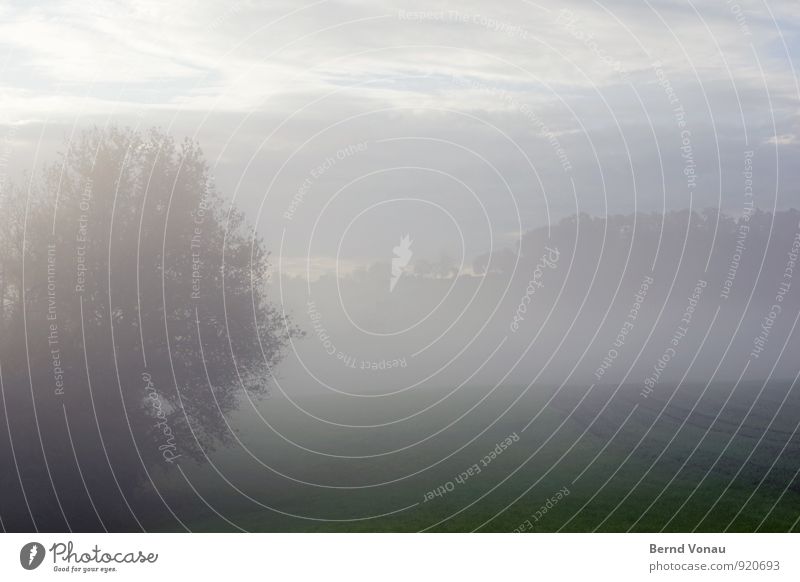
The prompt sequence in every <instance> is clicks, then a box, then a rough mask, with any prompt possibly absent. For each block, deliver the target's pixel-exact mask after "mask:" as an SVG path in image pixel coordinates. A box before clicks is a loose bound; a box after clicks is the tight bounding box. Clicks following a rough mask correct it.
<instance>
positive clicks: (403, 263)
mask: <svg viewBox="0 0 800 582" xmlns="http://www.w3.org/2000/svg"><path fill="white" fill-rule="evenodd" d="M413 242H414V241H413V240H411V237H410V235H405V236H402V237H401V238H400V244H399V245H397V246H396V247H394V248H393V249H392V251H393V252H394V257H393V258H392V278H391V279H390V280H389V293H391V292H392V291H394V288H395V286H396V285H397V282H398V281H399V280H400V277H401V276H402V275H403V273H404V272H405V270H406V267H407V266H408V263H409V262H410V261H411V256H412V255H413V254H414V253H412V252H411V244H412V243H413Z"/></svg>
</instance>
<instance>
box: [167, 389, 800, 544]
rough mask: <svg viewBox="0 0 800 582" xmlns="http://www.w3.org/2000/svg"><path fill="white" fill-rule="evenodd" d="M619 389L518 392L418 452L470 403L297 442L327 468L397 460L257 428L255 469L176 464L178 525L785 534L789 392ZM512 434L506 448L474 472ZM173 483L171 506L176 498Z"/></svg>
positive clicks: (793, 501) (794, 445) (790, 454)
mask: <svg viewBox="0 0 800 582" xmlns="http://www.w3.org/2000/svg"><path fill="white" fill-rule="evenodd" d="M616 388H617V387H616V386H597V387H594V388H593V389H591V390H589V391H588V393H587V389H588V387H584V388H581V387H572V388H570V389H568V390H567V389H564V390H561V391H560V392H559V393H558V394H556V395H555V396H554V392H555V388H552V387H550V388H547V389H537V390H536V391H528V392H527V393H526V394H525V395H524V396H523V397H522V398H520V399H519V401H518V402H517V403H516V404H515V405H514V406H513V407H511V408H510V409H509V410H508V412H506V413H505V414H504V415H501V413H502V412H503V411H504V410H505V409H507V408H508V406H509V404H510V403H512V402H514V399H515V398H517V397H518V396H519V395H520V394H521V393H522V390H523V388H521V387H513V388H504V389H503V390H502V391H501V392H498V393H497V394H494V393H493V394H492V395H491V396H492V397H491V398H487V399H486V400H484V401H483V402H482V403H481V406H480V407H478V408H476V409H475V410H473V411H472V412H470V413H469V414H467V415H465V416H464V417H463V418H462V419H461V420H459V421H458V422H456V423H454V424H453V426H451V427H450V428H449V429H447V430H445V431H443V432H442V433H440V434H438V435H436V436H435V437H431V438H428V439H427V440H426V441H425V442H423V443H421V444H419V445H416V446H409V444H413V442H415V441H414V439H415V438H416V439H417V440H419V439H420V438H424V437H426V436H429V435H430V434H431V433H432V432H434V431H435V430H437V429H439V428H441V427H443V426H445V425H447V424H448V423H449V422H452V418H454V417H457V416H459V415H460V414H461V412H459V411H463V410H469V408H470V407H471V406H472V405H474V403H475V401H476V399H479V398H480V395H481V391H480V390H471V391H468V392H465V393H464V394H461V395H459V396H458V397H456V398H454V399H452V400H451V401H449V402H448V406H447V412H446V413H445V412H439V413H438V415H434V416H432V417H431V418H429V419H427V420H426V422H427V425H426V426H415V427H413V428H411V429H409V428H408V427H403V423H400V425H401V427H402V428H401V427H398V428H397V430H376V431H373V433H374V434H373V435H372V436H371V437H370V438H368V439H365V438H364V437H363V431H349V432H346V434H343V435H341V436H340V437H338V438H330V437H326V435H324V434H318V435H316V434H315V435H311V434H308V433H303V432H302V430H303V429H302V428H298V429H297V431H296V432H299V433H300V434H303V435H304V436H305V437H307V439H308V442H314V443H315V444H316V445H320V443H322V444H326V445H327V448H326V449H325V450H327V451H335V452H336V454H340V455H341V454H349V455H350V456H362V457H363V456H364V455H365V454H372V455H375V454H377V453H374V452H373V453H366V452H363V451H367V450H368V451H386V450H392V449H393V448H398V447H408V448H407V449H406V450H403V451H402V452H398V453H396V454H389V455H382V456H374V457H370V458H359V459H347V458H334V457H329V456H324V455H319V454H312V453H308V452H304V451H302V450H301V449H298V447H297V445H296V444H295V445H291V446H290V445H288V444H287V443H286V442H285V441H282V440H281V439H278V438H276V437H275V436H274V435H273V436H272V437H270V438H265V436H264V433H265V432H267V431H265V430H264V428H263V427H262V428H261V429H260V430H255V429H254V430H253V434H252V435H251V436H250V437H249V438H247V437H243V438H242V442H243V443H244V444H246V445H247V446H248V447H249V448H250V451H251V453H252V456H251V454H248V453H244V452H242V451H241V450H239V451H236V450H235V449H233V450H228V451H223V452H220V453H219V454H218V455H217V456H215V457H213V458H212V460H213V462H214V463H215V466H216V469H217V470H218V471H219V473H217V472H216V470H215V469H214V467H211V466H198V467H193V466H188V465H187V466H186V474H187V476H188V478H189V479H190V480H191V481H192V485H193V486H194V487H195V489H196V491H197V493H198V494H199V495H202V498H203V501H202V502H199V501H197V499H196V497H195V496H194V494H193V495H192V496H190V497H191V498H194V501H189V500H188V499H187V497H182V498H181V499H182V506H183V507H184V508H185V511H182V512H181V515H186V516H187V517H185V518H182V519H183V520H184V523H185V524H186V526H187V527H188V528H190V529H192V530H195V531H236V530H237V528H241V529H244V530H247V531H387V532H410V531H420V530H426V531H459V532H460V531H475V530H477V531H498V532H504V531H506V532H507V531H513V530H515V529H523V530H525V531H534V532H536V531H541V532H551V531H571V532H589V531H643V532H651V531H661V530H664V531H680V532H683V531H692V530H697V531H707V532H719V531H755V530H758V531H788V530H791V529H794V530H798V524H797V520H798V518H799V517H800V485H798V479H797V470H798V468H800V447H798V438H797V436H798V435H797V433H796V432H795V429H796V427H797V424H798V422H800V395H798V394H795V391H793V390H791V385H790V384H789V383H787V382H774V383H771V384H769V385H768V386H766V387H764V389H763V391H761V389H762V384H760V383H749V384H740V385H739V386H738V388H737V389H736V390H735V391H733V390H732V389H733V385H732V384H726V383H718V384H712V385H710V386H708V387H706V386H705V385H689V386H682V387H681V388H680V389H679V390H677V391H675V387H674V386H672V387H669V386H660V387H659V391H658V392H656V393H654V394H653V395H651V397H650V398H646V399H645V398H643V397H642V396H641V395H640V394H639V392H638V390H639V388H638V387H636V386H623V387H621V388H620V389H619V390H616ZM615 390H616V394H614V392H615ZM759 391H761V394H760V396H759V397H758V398H756V396H758V395H759ZM673 392H674V395H673ZM798 392H800V391H798ZM612 394H614V397H613V398H611V396H612ZM484 395H485V394H484ZM701 395H702V397H701ZM671 396H672V401H671V402H670V403H669V405H667V404H666V402H667V400H669V399H670V397H671ZM726 402H727V403H726ZM545 405H546V406H545ZM278 409H279V405H278V404H275V403H273V408H272V410H273V411H274V413H275V416H276V418H277V417H279V416H280V414H281V412H280V411H279V410H278ZM531 421H532V422H531ZM528 423H530V426H529V427H528V428H527V429H525V430H523V428H524V427H525V426H526V425H527V424H528ZM482 431H483V434H480V436H477V438H475V437H476V435H479V433H481V432H482ZM512 434H516V435H517V436H518V437H519V439H518V440H517V441H516V442H512V444H510V446H507V447H506V448H503V449H502V452H501V453H500V454H497V455H496V456H495V457H494V458H490V460H489V461H488V462H482V461H481V460H482V459H485V457H486V455H487V454H490V453H491V451H492V450H493V449H494V448H495V446H496V444H497V443H499V442H501V441H503V440H504V439H505V438H506V437H508V436H509V435H512ZM326 438H327V441H326V440H325V439H326ZM473 439H474V440H473ZM470 441H471V442H470ZM301 446H303V445H301ZM307 448H313V447H310V446H309V447H307ZM349 451H358V452H352V453H351V452H349ZM255 459H259V461H256V460H255ZM476 464H477V465H478V467H479V468H480V469H481V470H480V472H479V473H478V472H474V471H473V474H469V472H468V470H469V468H470V467H472V466H473V465H476ZM275 471H278V472H280V473H283V475H285V476H283V477H282V476H280V475H277V474H276V473H275ZM461 474H465V475H466V477H465V478H463V479H460V480H456V479H455V478H456V477H457V476H459V475H461ZM220 475H224V476H225V479H227V480H228V481H229V482H226V481H225V479H223V478H222V477H221V476H220ZM286 476H289V477H288V478H287V477H286ZM291 479H296V480H297V481H292V480H291ZM298 481H302V482H298ZM180 482H183V484H185V481H183V479H181V480H180V481H173V485H174V487H175V488H176V492H175V495H184V496H185V495H186V492H185V491H184V492H183V493H179V492H178V491H179V489H180V487H179V484H180ZM384 482H386V483H385V484H383V485H380V486H375V484H380V483H384ZM448 483H450V484H451V485H452V486H451V485H448ZM321 485H324V486H321ZM440 486H441V487H443V488H444V492H443V493H442V494H441V495H432V494H430V493H428V492H430V491H433V490H435V489H436V488H437V487H440ZM234 487H235V489H234ZM565 488H566V489H565ZM440 491H441V490H440ZM559 491H561V492H562V493H561V494H560V495H559V494H558V492H559ZM565 492H568V494H565ZM551 498H556V500H555V501H554V502H553V501H551V502H550V507H547V503H548V499H551ZM426 499H427V500H426ZM180 506H181V505H179V507H180ZM543 506H545V507H546V511H544V510H542V507H543ZM268 507H269V508H268ZM537 511H539V512H540V513H538V514H537ZM389 512H395V513H393V514H391V515H386V514H387V513H389ZM300 516H302V517H300ZM526 520H527V521H526ZM175 528H176V525H175V524H174V523H172V522H169V524H167V523H166V522H165V523H162V524H159V525H158V529H175Z"/></svg>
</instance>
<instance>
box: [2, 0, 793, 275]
mask: <svg viewBox="0 0 800 582" xmlns="http://www.w3.org/2000/svg"><path fill="white" fill-rule="evenodd" d="M798 16H800V6H798V4H797V2H794V1H792V0H771V1H769V2H763V1H753V2H749V1H741V2H733V1H729V0H726V1H723V0H721V1H719V2H691V1H686V2H684V1H669V2H665V1H659V2H653V1H643V2H630V1H621V0H611V1H606V2H584V1H581V2H578V1H567V2H558V3H553V2H530V1H526V0H519V1H516V0H507V1H504V2H499V3H487V2H458V3H454V2H433V3H430V2H424V3H423V2H398V1H379V2H375V1H370V2H365V1H364V2H361V1H338V2H329V1H320V2H312V3H308V4H301V3H297V2H288V1H285V2H284V1H270V2H247V1H241V2H234V3H229V4H226V3H212V2H196V1H194V2H193V1H184V0H179V1H175V2H169V3H163V2H83V1H80V2H79V1H77V0H75V1H55V2H42V3H29V2H4V3H3V4H2V5H1V6H0V104H1V105H2V106H1V107H0V127H2V128H3V129H2V130H0V131H4V133H5V139H4V141H5V142H6V143H5V145H6V150H8V155H7V158H8V161H7V162H6V169H5V170H4V172H6V173H7V174H8V175H9V177H10V178H11V179H15V178H18V177H19V176H20V175H21V173H22V172H23V171H25V170H31V169H32V168H35V167H37V166H39V165H41V164H42V163H45V162H47V161H50V160H51V159H52V158H53V156H54V155H55V153H56V152H57V151H58V150H59V149H60V148H63V144H64V143H65V140H66V141H68V140H69V139H70V137H71V136H74V135H75V133H76V132H77V131H80V130H81V129H82V128H84V127H90V126H92V125H100V126H104V125H107V124H121V125H131V126H138V127H146V126H153V125H156V126H160V127H162V128H166V129H168V130H169V131H170V132H171V133H173V134H174V135H176V137H179V138H180V137H183V136H189V137H192V138H194V139H197V140H198V141H199V142H200V144H201V145H202V146H203V148H204V151H205V152H206V155H207V156H208V158H209V162H210V163H211V165H212V167H213V173H214V176H215V179H216V182H217V184H218V187H219V189H220V191H221V192H222V193H223V194H224V195H225V196H228V197H230V198H231V199H232V200H235V202H236V203H237V204H238V205H239V206H241V207H242V208H244V209H245V210H246V211H247V212H248V213H249V215H250V217H251V218H252V220H253V222H255V223H256V225H257V228H258V230H259V232H260V233H262V234H263V235H264V236H265V237H266V238H267V241H268V244H269V246H270V247H271V248H273V249H280V255H281V257H282V258H284V259H285V262H284V263H283V265H282V268H283V269H284V270H285V271H286V272H287V273H291V274H294V275H299V276H302V275H311V276H313V277H317V276H319V275H320V274H322V273H329V272H333V271H335V270H336V269H342V270H344V271H347V272H349V271H352V270H353V269H356V268H358V267H364V266H368V265H369V264H371V263H372V262H374V261H377V260H381V259H387V257H391V254H390V253H389V251H387V247H391V245H393V244H396V240H399V237H400V236H402V235H403V234H406V233H412V234H414V235H415V237H416V239H417V241H418V242H417V244H416V250H417V252H418V253H419V254H418V255H417V256H419V257H422V256H424V257H425V258H426V259H428V260H432V261H433V260H439V259H440V258H441V257H442V256H446V257H455V258H458V257H461V256H464V257H466V259H467V260H466V263H465V264H469V263H470V261H471V259H472V258H474V257H475V256H478V255H481V254H483V253H485V252H487V251H488V250H490V249H491V248H499V247H510V248H513V247H514V246H515V245H518V244H519V237H520V235H521V234H522V233H524V232H526V231H528V230H530V229H533V228H536V227H539V226H543V225H548V224H552V223H554V222H557V221H558V220H560V219H562V218H564V217H566V216H570V215H573V214H576V213H580V212H587V213H589V214H592V215H595V216H604V215H613V214H630V213H633V212H654V211H655V212H659V211H663V210H670V209H682V208H694V209H702V208H707V207H717V208H722V209H724V210H725V211H727V212H730V213H732V214H733V215H738V214H741V211H742V204H741V202H742V201H741V198H742V197H741V187H740V180H739V174H740V172H741V171H742V168H743V166H744V163H745V157H746V152H748V151H755V152H756V154H755V156H754V157H753V168H754V172H757V175H758V177H759V180H758V196H757V197H756V203H757V204H758V205H759V206H760V207H762V208H765V209H770V208H787V207H791V206H792V199H793V197H794V199H796V197H797V193H796V186H795V185H796V184H797V183H798V175H797V168H796V164H787V163H783V162H785V161H786V160H791V159H792V158H793V156H796V154H797V153H798V147H800V146H799V145H798V131H799V130H798V106H797V97H798V93H799V91H798V82H797V78H796V74H795V70H794V65H793V59H794V57H795V56H796V53H797V50H798V46H800V45H799V44H798V32H799V31H798V22H800V18H798ZM331 160H332V162H331ZM421 200H424V201H425V202H421ZM362 211H363V212H362ZM354 217H355V218H354ZM387 221H389V222H391V223H392V228H391V229H388V230H387V229H386V228H385V225H386V224H387ZM345 230H346V232H347V236H344V237H343V232H344V231H345ZM465 232H466V233H468V234H467V235H466V236H465V235H464V233H465ZM312 235H313V236H312ZM381 237H385V238H386V240H385V241H384V240H383V239H382V238H381ZM376 241H380V242H376ZM339 243H341V244H339Z"/></svg>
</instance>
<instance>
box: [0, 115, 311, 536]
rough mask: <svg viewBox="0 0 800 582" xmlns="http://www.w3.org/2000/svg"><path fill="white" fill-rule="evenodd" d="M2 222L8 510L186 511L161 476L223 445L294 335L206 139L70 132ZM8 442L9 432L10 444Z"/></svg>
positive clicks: (35, 521) (260, 247) (62, 513)
mask: <svg viewBox="0 0 800 582" xmlns="http://www.w3.org/2000/svg"><path fill="white" fill-rule="evenodd" d="M6 194H7V195H6V196H5V201H4V204H5V205H6V208H4V209H3V212H2V215H1V216H0V221H2V223H3V225H2V228H0V237H2V240H0V248H2V255H0V277H2V284H0V291H1V292H2V300H3V312H2V315H3V318H2V329H3V334H2V339H0V366H1V367H2V399H0V404H2V407H3V414H2V415H0V424H2V425H3V426H1V427H0V463H2V470H3V471H2V473H3V477H2V480H0V495H1V496H2V498H1V499H0V516H2V519H3V521H4V526H5V527H6V528H7V529H17V530H30V529H33V528H36V529H39V530H54V531H63V530H65V529H67V528H71V529H73V530H98V529H102V528H107V529H123V530H124V529H138V528H143V527H146V525H147V522H148V520H149V519H151V518H152V516H153V515H155V514H157V513H158V514H161V515H172V516H173V518H175V519H177V518H178V515H177V513H176V511H177V510H176V507H178V505H176V504H175V503H171V502H170V500H169V499H166V498H163V497H162V494H161V492H160V491H157V490H156V489H155V488H154V487H153V485H152V479H151V478H152V477H153V475H154V472H159V471H162V472H163V471H171V472H176V471H179V468H178V467H179V465H180V464H181V463H184V462H188V461H190V460H191V459H194V460H198V461H202V460H203V459H204V458H205V455H206V453H207V451H209V450H210V449H212V448H214V447H215V446H218V445H220V444H225V443H228V442H229V441H230V440H231V439H232V437H233V432H232V428H231V427H229V426H228V424H227V420H226V418H227V415H228V414H229V413H230V412H232V411H233V410H235V409H236V408H237V407H238V406H239V405H240V403H241V402H242V399H245V398H250V397H253V396H256V397H257V396H259V395H264V394H265V393H266V391H267V389H268V385H269V382H270V377H271V374H272V373H273V371H274V368H275V366H276V365H277V364H278V363H279V362H280V361H281V359H282V358H283V356H284V355H285V350H286V348H287V345H288V342H289V341H290V339H291V338H292V337H295V336H297V335H299V334H300V332H299V330H298V329H297V328H296V327H295V326H294V325H293V324H292V323H291V320H290V319H289V318H288V317H287V316H285V314H283V313H282V312H281V311H280V310H279V309H278V308H277V307H276V306H274V305H273V304H271V303H270V301H269V298H268V297H267V295H266V291H265V278H266V277H267V272H268V267H269V253H268V252H267V251H266V249H265V248H264V242H263V239H261V238H260V237H259V236H257V235H255V234H254V231H253V230H252V229H251V228H248V226H247V224H246V221H245V219H244V216H243V215H242V213H241V212H240V211H238V210H237V209H236V208H233V207H230V205H229V204H228V203H227V202H226V200H225V199H224V198H223V197H222V196H221V195H220V194H219V193H218V192H217V191H216V189H215V186H214V184H213V181H212V179H211V177H210V175H209V167H208V165H207V163H206V162H205V160H204V157H203V153H202V151H201V149H200V147H199V146H198V145H197V144H196V143H194V142H192V141H189V140H186V141H184V142H183V143H180V144H177V143H175V141H174V140H173V139H172V138H171V137H170V136H169V135H167V134H165V133H164V132H162V131H159V130H155V129H154V130H150V131H148V132H138V131H134V130H129V129H118V128H111V129H105V130H101V129H94V130H90V131H86V132H85V133H83V134H82V135H80V137H79V138H78V139H76V140H74V141H72V142H70V143H67V144H66V150H65V151H64V152H63V153H62V154H60V156H59V159H58V161H57V162H56V163H53V164H52V165H49V166H47V167H46V168H45V169H44V171H43V172H42V173H41V176H40V177H38V178H37V179H36V180H33V181H31V183H30V186H28V185H27V184H26V185H25V187H21V186H20V185H16V186H12V187H11V188H10V189H9V191H8V192H7V193H6ZM2 439H4V440H2Z"/></svg>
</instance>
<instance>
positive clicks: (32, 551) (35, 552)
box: [19, 542, 45, 570]
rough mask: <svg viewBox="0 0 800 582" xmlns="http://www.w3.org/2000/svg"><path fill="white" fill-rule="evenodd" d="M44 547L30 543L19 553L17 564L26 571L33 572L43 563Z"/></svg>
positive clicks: (36, 543)
mask: <svg viewBox="0 0 800 582" xmlns="http://www.w3.org/2000/svg"><path fill="white" fill-rule="evenodd" d="M44 555H45V551H44V546H43V545H42V544H40V543H38V542H30V543H27V544H25V545H24V546H22V549H21V550H20V551H19V563H20V564H21V565H22V567H23V568H25V569H26V570H35V569H36V568H38V567H39V566H41V565H42V562H43V561H44Z"/></svg>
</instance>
